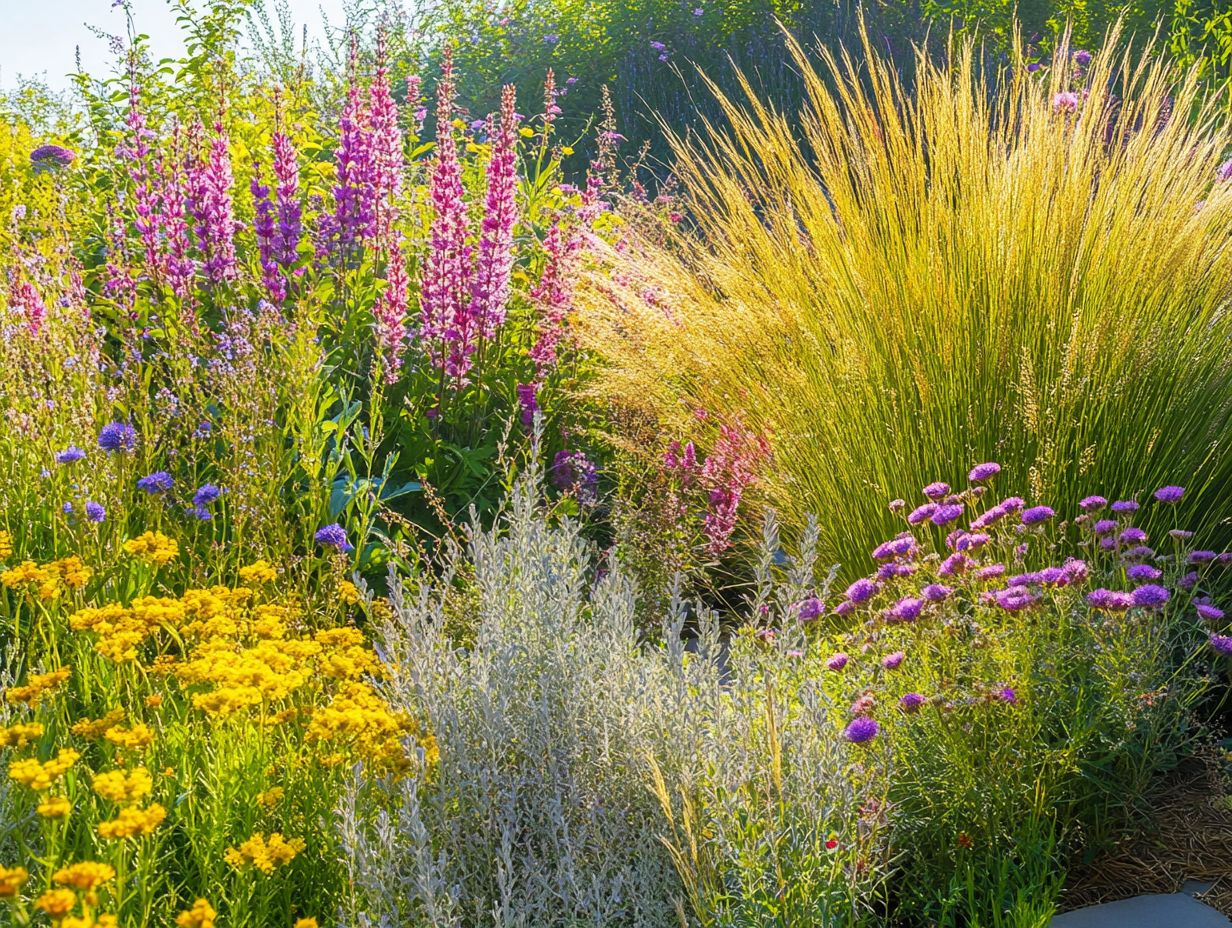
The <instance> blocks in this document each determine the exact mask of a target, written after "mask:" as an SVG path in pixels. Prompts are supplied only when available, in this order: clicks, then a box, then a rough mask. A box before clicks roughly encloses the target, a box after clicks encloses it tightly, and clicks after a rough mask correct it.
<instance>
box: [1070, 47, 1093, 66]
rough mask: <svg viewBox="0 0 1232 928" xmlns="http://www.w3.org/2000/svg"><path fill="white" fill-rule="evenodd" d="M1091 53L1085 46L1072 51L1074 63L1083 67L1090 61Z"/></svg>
mask: <svg viewBox="0 0 1232 928" xmlns="http://www.w3.org/2000/svg"><path fill="white" fill-rule="evenodd" d="M1091 57H1092V56H1091V53H1090V52H1089V51H1087V50H1086V49H1085V48H1080V49H1078V50H1077V51H1076V52H1074V64H1076V65H1078V67H1080V68H1085V67H1086V66H1087V65H1089V64H1090V63H1091Z"/></svg>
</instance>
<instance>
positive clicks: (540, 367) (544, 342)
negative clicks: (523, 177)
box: [530, 220, 581, 380]
mask: <svg viewBox="0 0 1232 928" xmlns="http://www.w3.org/2000/svg"><path fill="white" fill-rule="evenodd" d="M580 248H581V239H580V238H579V237H578V236H577V235H575V234H574V233H573V232H572V231H570V230H567V229H566V227H565V225H564V222H563V221H562V220H557V221H556V222H554V223H552V226H551V228H549V229H548V233H547V235H546V236H544V239H543V250H544V263H543V273H542V274H541V275H540V277H539V282H538V283H537V284H535V286H534V287H532V288H531V291H530V297H531V300H532V301H533V303H534V304H535V306H536V308H537V309H538V310H539V314H538V325H537V333H536V338H535V343H534V345H532V346H531V349H530V358H531V360H532V361H534V362H535V374H536V376H537V377H538V379H539V380H542V379H543V378H544V376H545V375H546V374H547V372H548V371H550V370H551V369H552V368H553V367H555V366H556V348H557V345H558V344H559V343H560V339H561V336H562V335H563V334H564V325H565V320H566V319H567V318H568V315H569V311H570V310H571V309H572V307H573V278H572V274H571V271H572V259H573V256H574V255H575V254H576V253H577V251H578V250H579V249H580Z"/></svg>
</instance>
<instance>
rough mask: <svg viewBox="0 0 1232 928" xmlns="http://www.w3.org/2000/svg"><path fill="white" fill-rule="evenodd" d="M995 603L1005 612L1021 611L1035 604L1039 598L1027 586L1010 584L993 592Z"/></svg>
mask: <svg viewBox="0 0 1232 928" xmlns="http://www.w3.org/2000/svg"><path fill="white" fill-rule="evenodd" d="M995 597H996V602H997V605H998V606H1000V607H1001V608H1002V609H1004V610H1005V611H1006V612H1021V611H1023V610H1024V609H1030V608H1031V607H1032V606H1034V605H1037V604H1038V603H1039V601H1040V599H1041V597H1040V595H1039V594H1038V593H1033V592H1032V591H1031V590H1030V588H1029V587H1025V586H1012V587H1010V588H1009V589H1005V590H998V591H997V592H996V594H995Z"/></svg>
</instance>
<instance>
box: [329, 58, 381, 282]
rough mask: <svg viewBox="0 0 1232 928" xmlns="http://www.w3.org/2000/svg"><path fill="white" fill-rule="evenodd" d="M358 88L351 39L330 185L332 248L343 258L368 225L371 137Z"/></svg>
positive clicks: (357, 70) (357, 60) (363, 236)
mask: <svg viewBox="0 0 1232 928" xmlns="http://www.w3.org/2000/svg"><path fill="white" fill-rule="evenodd" d="M367 122H368V114H367V112H366V111H365V108H364V102H363V98H362V96H361V94H360V86H359V46H358V41H357V39H356V38H355V36H352V37H351V53H350V58H349V59H348V64H347V98H346V103H345V104H344V105H343V107H342V116H341V118H340V122H339V138H338V150H337V152H336V154H335V159H336V162H337V183H335V185H334V218H333V222H332V224H331V225H332V227H333V229H332V230H333V233H334V236H335V247H336V248H337V249H338V250H339V251H340V252H341V253H342V255H341V256H342V257H343V258H344V259H345V257H346V255H347V254H348V253H349V252H350V251H352V250H353V249H355V248H357V247H359V246H361V245H362V244H363V243H364V238H365V236H366V235H367V234H368V232H369V231H370V226H371V224H372V206H371V202H370V200H369V194H370V192H371V190H370V187H371V177H372V137H371V133H369V132H368V130H367Z"/></svg>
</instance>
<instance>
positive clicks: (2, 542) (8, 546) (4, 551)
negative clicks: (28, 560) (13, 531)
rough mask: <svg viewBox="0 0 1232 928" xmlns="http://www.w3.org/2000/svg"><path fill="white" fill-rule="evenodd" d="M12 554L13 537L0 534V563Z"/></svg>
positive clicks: (4, 533) (3, 533) (5, 533)
mask: <svg viewBox="0 0 1232 928" xmlns="http://www.w3.org/2000/svg"><path fill="white" fill-rule="evenodd" d="M12 553H13V536H12V535H10V534H9V533H8V532H0V561H2V560H4V559H5V558H6V557H8V556H9V555H11V554H12Z"/></svg>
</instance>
